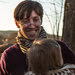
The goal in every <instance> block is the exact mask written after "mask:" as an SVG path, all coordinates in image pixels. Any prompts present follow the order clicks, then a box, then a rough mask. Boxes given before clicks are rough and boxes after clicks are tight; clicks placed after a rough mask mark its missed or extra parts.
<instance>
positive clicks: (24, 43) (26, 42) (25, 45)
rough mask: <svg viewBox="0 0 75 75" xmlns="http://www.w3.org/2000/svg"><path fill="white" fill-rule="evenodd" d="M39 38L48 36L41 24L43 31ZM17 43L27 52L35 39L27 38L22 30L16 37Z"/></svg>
mask: <svg viewBox="0 0 75 75" xmlns="http://www.w3.org/2000/svg"><path fill="white" fill-rule="evenodd" d="M38 38H47V35H46V31H45V30H44V29H43V27H42V26H41V32H40V35H39V37H38ZM16 40H17V43H18V44H19V46H20V48H21V51H22V52H23V53H24V54H25V53H26V52H27V50H28V49H29V48H30V47H31V45H32V43H33V41H32V40H29V39H26V38H24V37H23V35H22V34H21V32H20V31H19V32H18V35H17V37H16Z"/></svg>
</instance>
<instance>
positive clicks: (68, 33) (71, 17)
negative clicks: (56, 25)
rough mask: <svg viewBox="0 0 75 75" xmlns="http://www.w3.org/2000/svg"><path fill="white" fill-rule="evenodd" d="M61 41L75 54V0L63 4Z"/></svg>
mask: <svg viewBox="0 0 75 75" xmlns="http://www.w3.org/2000/svg"><path fill="white" fill-rule="evenodd" d="M62 41H64V42H66V43H67V45H68V46H69V47H70V48H71V49H72V51H73V52H74V53H75V0H66V2H65V7H64V21H63V34H62Z"/></svg>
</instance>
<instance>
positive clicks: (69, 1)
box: [0, 0, 75, 53]
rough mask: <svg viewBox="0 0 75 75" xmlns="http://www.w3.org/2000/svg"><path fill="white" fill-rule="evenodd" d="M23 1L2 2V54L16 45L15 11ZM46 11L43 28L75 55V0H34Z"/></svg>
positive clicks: (0, 13) (10, 0) (0, 2)
mask: <svg viewBox="0 0 75 75" xmlns="http://www.w3.org/2000/svg"><path fill="white" fill-rule="evenodd" d="M21 1H23V0H0V53H2V52H3V51H4V50H5V49H6V48H8V47H9V46H11V45H13V44H14V43H16V36H17V31H18V29H17V27H16V25H15V22H14V18H13V13H14V9H15V7H16V6H17V4H18V3H19V2H21ZM34 1H38V2H40V3H41V4H42V6H43V9H44V16H43V23H42V26H43V27H44V29H45V30H46V32H47V36H48V37H49V38H51V39H55V40H61V41H64V42H65V43H66V44H67V45H68V46H69V47H70V48H71V49H72V51H73V53H75V21H74V20H75V4H74V3H75V0H34Z"/></svg>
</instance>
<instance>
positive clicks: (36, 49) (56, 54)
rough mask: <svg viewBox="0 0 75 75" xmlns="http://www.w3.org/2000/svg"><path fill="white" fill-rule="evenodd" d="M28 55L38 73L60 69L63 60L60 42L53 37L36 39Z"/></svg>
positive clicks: (32, 67) (32, 68)
mask: <svg viewBox="0 0 75 75" xmlns="http://www.w3.org/2000/svg"><path fill="white" fill-rule="evenodd" d="M27 55H28V61H29V65H30V68H31V70H32V72H34V73H35V74H36V75H38V74H41V75H45V74H46V73H47V72H48V71H49V70H54V69H58V68H59V67H61V65H62V62H63V61H62V54H61V48H60V46H59V44H58V43H57V42H56V41H54V40H51V39H38V40H35V41H34V42H33V45H32V46H31V48H30V49H29V51H28V53H27Z"/></svg>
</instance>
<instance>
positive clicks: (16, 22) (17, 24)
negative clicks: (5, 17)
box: [15, 20, 20, 28]
mask: <svg viewBox="0 0 75 75" xmlns="http://www.w3.org/2000/svg"><path fill="white" fill-rule="evenodd" d="M15 24H16V26H17V28H20V26H19V23H18V21H16V20H15Z"/></svg>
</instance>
